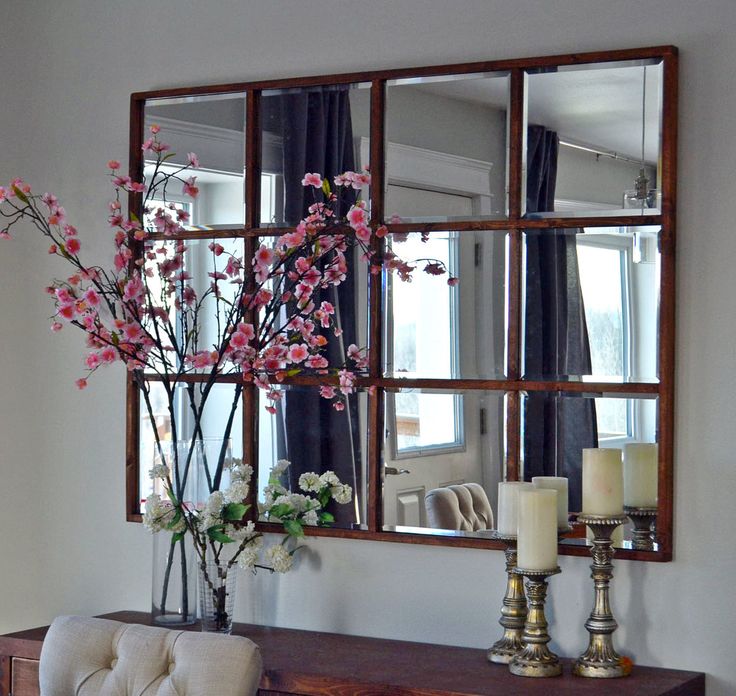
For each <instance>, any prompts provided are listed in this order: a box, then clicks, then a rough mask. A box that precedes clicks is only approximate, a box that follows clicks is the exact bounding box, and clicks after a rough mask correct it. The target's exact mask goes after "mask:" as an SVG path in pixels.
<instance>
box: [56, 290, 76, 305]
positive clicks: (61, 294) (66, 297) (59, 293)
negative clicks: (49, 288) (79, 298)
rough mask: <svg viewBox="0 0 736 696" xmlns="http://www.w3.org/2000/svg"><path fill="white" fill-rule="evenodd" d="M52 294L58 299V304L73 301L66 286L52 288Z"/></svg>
mask: <svg viewBox="0 0 736 696" xmlns="http://www.w3.org/2000/svg"><path fill="white" fill-rule="evenodd" d="M54 294H55V295H56V299H57V300H58V301H59V304H69V303H71V302H74V297H72V295H71V293H70V292H69V290H67V289H66V288H56V289H55V290H54Z"/></svg>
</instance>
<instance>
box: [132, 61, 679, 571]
mask: <svg viewBox="0 0 736 696" xmlns="http://www.w3.org/2000/svg"><path fill="white" fill-rule="evenodd" d="M647 59H661V60H662V62H663V71H664V85H663V105H662V108H663V116H662V142H661V180H660V182H658V183H659V187H660V189H661V193H662V205H661V213H660V214H658V215H622V216H610V217H564V216H561V217H555V218H544V219H525V218H524V217H523V216H522V201H521V191H522V185H521V184H522V147H523V123H524V122H523V99H524V73H525V71H528V70H534V69H543V68H550V67H553V66H574V65H582V64H587V63H610V62H618V61H632V60H647ZM481 72H508V74H509V77H510V122H509V123H510V128H509V140H510V142H509V147H510V154H509V162H508V180H509V200H508V206H509V216H508V218H505V219H493V220H468V221H453V222H432V223H401V224H395V225H391V224H389V225H388V227H389V230H390V231H396V232H416V231H425V230H426V231H432V230H458V231H463V230H479V229H482V230H507V231H508V232H509V237H510V258H509V278H508V293H509V296H508V310H509V329H508V334H507V341H508V369H507V373H508V374H507V379H505V380H470V379H450V380H438V379H411V380H409V379H396V378H386V377H383V375H382V364H383V355H382V342H381V331H380V330H379V331H375V330H374V331H370V333H369V335H370V346H369V348H370V365H369V372H368V374H369V376H368V377H367V378H365V379H363V380H361V382H360V383H361V384H363V385H365V384H374V385H376V386H377V387H378V389H377V390H376V393H375V394H374V395H370V396H369V406H368V428H369V438H368V442H369V446H368V514H367V526H368V529H367V530H348V529H318V528H310V529H308V530H307V533H308V534H310V535H314V536H337V537H342V538H353V539H369V540H373V541H391V542H402V543H418V544H434V545H442V546H461V547H470V548H486V549H488V548H493V549H498V548H501V545H500V544H498V543H497V542H494V541H491V540H488V539H478V538H469V537H447V536H431V535H424V534H411V533H396V532H385V531H383V530H382V520H381V518H382V506H381V504H380V503H381V500H380V496H379V494H378V491H380V490H381V488H382V483H383V481H382V476H383V474H382V469H383V462H382V456H381V434H382V432H383V419H384V408H383V401H384V398H383V395H384V390H385V389H386V388H395V387H415V388H419V387H425V388H446V389H476V390H499V391H503V392H505V393H506V394H507V425H506V432H507V443H508V445H507V453H506V459H507V461H506V470H507V478H509V479H511V480H513V479H516V478H518V474H519V456H520V442H519V439H520V438H519V436H518V433H519V432H520V418H521V395H522V393H523V392H560V393H586V394H596V395H603V394H631V395H639V396H647V395H648V396H656V397H658V398H659V406H658V423H659V432H658V442H659V511H658V532H659V550H658V551H656V552H641V551H634V550H626V549H621V550H619V551H618V552H617V557H620V558H629V559H636V560H648V561H669V560H671V559H672V548H673V529H672V520H673V510H672V505H673V445H674V439H673V428H674V359H675V349H674V343H675V200H676V181H677V171H676V164H677V162H676V156H677V147H676V144H677V84H678V77H677V73H678V62H677V49H676V48H675V47H673V46H657V47H651V48H639V49H626V50H616V51H599V52H593V53H573V54H567V55H560V56H546V57H537V58H523V59H513V60H497V61H484V62H475V63H462V64H456V65H440V66H432V67H415V68H405V69H394V70H380V71H372V72H360V73H346V74H339V75H319V76H309V77H299V78H293V79H278V80H264V81H258V82H242V83H232V84H222V85H206V86H199V87H181V88H175V89H162V90H154V91H150V92H138V93H134V94H132V95H131V102H130V108H131V112H130V113H131V116H130V175H131V176H132V177H133V178H135V179H136V180H139V179H140V177H141V175H142V169H143V155H142V152H141V142H142V140H143V123H144V106H145V102H146V100H148V99H156V98H167V97H169V98H172V97H181V96H194V95H216V94H223V93H233V92H237V93H244V94H245V95H246V133H245V166H246V176H245V181H246V184H245V186H246V220H245V225H244V226H243V227H241V228H236V229H227V230H223V229H219V230H209V231H207V232H199V231H191V232H189V231H188V232H186V233H182V234H180V235H175V236H174V238H177V237H179V238H203V237H206V238H208V239H211V238H222V237H230V238H232V237H236V238H243V239H244V245H245V254H246V257H247V258H249V257H250V256H252V254H253V253H254V252H255V249H256V242H257V238H258V237H261V236H269V235H275V234H281V233H283V232H284V231H286V230H287V229H291V228H278V229H276V228H273V227H265V228H264V227H259V226H258V223H259V216H258V215H259V210H258V205H259V200H260V157H261V147H260V139H261V138H260V127H259V125H260V124H259V117H260V96H261V91H262V90H266V89H278V88H286V87H291V88H293V87H306V86H310V85H324V84H345V83H358V82H362V83H366V82H369V83H370V84H371V119H370V136H371V137H370V163H371V175H372V178H373V183H372V186H371V222H372V224H373V225H378V224H381V223H382V222H383V215H384V210H383V191H384V186H383V184H384V180H385V175H386V172H385V157H384V155H385V152H384V117H385V101H386V91H385V87H386V82H387V81H388V80H394V79H399V78H406V77H417V76H430V75H452V74H463V73H481ZM129 205H130V208H131V210H133V211H136V210H137V209H138V208H139V206H140V197H139V195H131V198H130V203H129ZM612 225H617V226H631V225H657V226H660V228H661V234H660V251H661V287H660V309H659V311H660V326H659V356H658V363H659V382H657V383H646V382H636V383H626V384H613V383H604V382H600V383H599V382H584V383H579V382H572V383H571V382H554V381H532V380H529V381H527V380H524V379H522V377H521V329H520V327H521V310H522V307H521V301H522V293H521V284H522V265H521V258H522V243H523V232H524V230H527V229H533V228H564V227H583V226H585V227H596V226H612ZM154 236H155V235H154ZM247 258H246V263H247ZM381 292H382V287H381V279H380V276H378V277H376V276H371V279H370V286H369V315H370V325H371V326H372V327H380V326H381V313H382V306H383V298H382V296H381ZM190 379H192V380H198V379H200V378H199V377H198V376H190ZM235 379H237V378H236V377H234V376H232V375H231V376H228V377H223V379H222V381H230V382H232V381H235ZM294 381H295V382H298V383H301V384H317V383H318V380H317V378H306V377H304V378H301V379H295V380H294ZM254 390H255V387H253V386H250V385H249V386H246V388H245V389H244V393H243V434H244V443H243V453H244V457H245V459H246V461H251V462H253V461H255V460H256V451H257V450H256V446H257V443H256V431H255V423H256V418H257V402H256V393H255V391H254ZM139 402H140V397H139V393H138V390H137V388H136V387H135V384H134V383H133V381H132V379H131V378H130V377H129V378H128V382H127V437H126V447H127V455H126V486H127V495H126V512H127V519H128V520H129V521H140V519H141V516H140V512H139V510H140V508H139V501H138V491H139V462H138V443H139V435H140V433H139V407H140V403H139ZM511 434H515V435H514V436H513V437H510V435H511ZM261 526H262V528H263V529H264V530H269V531H277V529H278V527H277V526H275V525H268V524H262V525H261ZM560 552H561V553H563V554H566V555H575V556H587V555H588V554H589V551H588V549H587V548H586V547H584V546H575V545H570V546H567V545H564V544H563V545H561V546H560Z"/></svg>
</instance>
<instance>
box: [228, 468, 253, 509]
mask: <svg viewBox="0 0 736 696" xmlns="http://www.w3.org/2000/svg"><path fill="white" fill-rule="evenodd" d="M252 476H253V467H252V466H251V465H250V464H243V463H242V462H241V461H240V460H238V459H236V460H233V465H232V467H231V469H230V486H229V488H228V489H227V490H226V491H225V501H226V502H228V503H241V502H243V501H244V500H245V499H246V498H247V497H248V492H249V491H250V480H251V477H252Z"/></svg>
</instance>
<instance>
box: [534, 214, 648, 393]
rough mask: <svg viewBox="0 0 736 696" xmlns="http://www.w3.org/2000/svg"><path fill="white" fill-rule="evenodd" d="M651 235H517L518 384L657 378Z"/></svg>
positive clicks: (629, 231)
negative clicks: (520, 245) (520, 248)
mask: <svg viewBox="0 0 736 696" xmlns="http://www.w3.org/2000/svg"><path fill="white" fill-rule="evenodd" d="M659 231H660V229H659V227H651V226H650V227H595V228H593V227H588V228H575V229H564V230H563V229H549V230H527V231H526V232H525V233H524V258H523V268H524V275H523V291H524V309H523V331H522V343H523V368H524V377H525V378H526V379H544V380H558V381H562V380H566V381H592V382H657V381H658V376H659V371H658V364H657V355H658V348H659V290H660V268H661V259H660V252H659V244H658V241H659Z"/></svg>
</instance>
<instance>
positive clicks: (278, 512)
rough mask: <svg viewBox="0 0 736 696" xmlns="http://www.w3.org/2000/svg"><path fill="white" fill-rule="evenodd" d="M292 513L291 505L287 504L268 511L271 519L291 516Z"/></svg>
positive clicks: (275, 506)
mask: <svg viewBox="0 0 736 696" xmlns="http://www.w3.org/2000/svg"><path fill="white" fill-rule="evenodd" d="M291 512H292V508H291V505H287V504H286V503H281V505H274V506H273V507H272V508H271V509H270V510H269V511H268V514H269V516H271V517H285V516H286V515H290V514H291Z"/></svg>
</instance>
